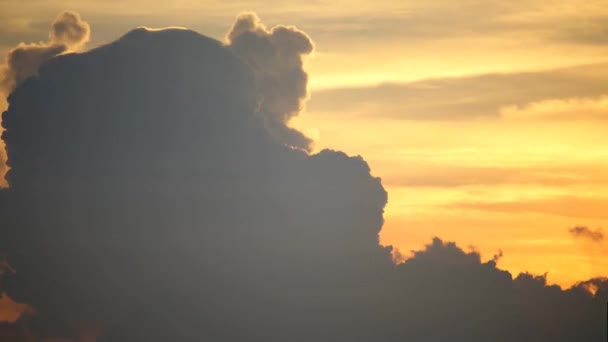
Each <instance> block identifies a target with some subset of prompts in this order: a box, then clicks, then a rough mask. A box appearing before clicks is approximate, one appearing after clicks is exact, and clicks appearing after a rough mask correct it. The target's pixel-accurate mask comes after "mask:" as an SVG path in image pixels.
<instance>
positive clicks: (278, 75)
mask: <svg viewBox="0 0 608 342" xmlns="http://www.w3.org/2000/svg"><path fill="white" fill-rule="evenodd" d="M226 42H227V44H228V46H229V47H230V49H232V51H234V53H235V54H236V55H237V56H239V57H241V58H242V59H243V60H245V61H246V62H247V63H248V64H249V65H250V66H251V68H252V69H253V71H254V72H255V76H256V80H257V91H258V101H259V107H258V112H259V113H260V116H261V117H262V119H263V120H264V123H265V125H266V128H267V129H268V130H269V131H270V132H271V134H272V135H274V136H275V137H276V138H277V139H278V140H279V141H281V142H284V143H286V144H287V145H289V146H293V147H297V148H301V149H304V150H310V148H311V145H312V140H311V139H310V138H308V137H306V136H305V135H304V134H302V133H301V132H299V131H297V130H295V129H293V128H290V127H288V126H287V124H288V123H289V120H290V119H291V118H293V117H294V116H296V115H298V113H300V111H301V110H302V108H303V106H304V101H305V100H306V98H307V97H308V92H307V88H306V86H307V83H308V75H307V73H306V71H304V58H305V57H306V56H307V55H309V54H311V53H312V51H313V49H314V44H313V42H312V40H311V39H310V37H308V35H306V33H304V32H302V31H300V30H298V29H297V28H295V27H293V26H275V27H273V28H272V29H268V28H267V27H266V26H265V25H264V24H262V23H261V21H260V19H259V18H258V17H257V16H256V14H255V13H245V14H241V15H239V16H238V17H237V19H236V22H235V23H234V25H233V26H232V28H231V29H230V31H229V32H228V34H227V35H226Z"/></svg>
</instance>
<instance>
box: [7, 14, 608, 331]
mask: <svg viewBox="0 0 608 342" xmlns="http://www.w3.org/2000/svg"><path fill="white" fill-rule="evenodd" d="M237 26H238V25H237ZM235 27H236V26H235ZM249 27H250V26H249ZM235 32H237V31H235ZM247 32H249V31H247ZM285 34H287V36H291V35H292V34H293V32H286V33H285ZM292 38H293V37H291V38H289V39H287V41H285V42H284V43H282V44H287V46H288V47H289V46H290V44H292V43H293V42H292V41H291V39H292ZM258 43H259V42H257V41H256V44H258ZM296 43H297V44H299V42H296ZM300 43H301V42H300ZM297 44H296V45H297ZM298 46H299V45H298ZM256 47H257V45H256ZM268 48H269V49H270V50H271V51H277V50H276V47H273V46H269V47H268ZM298 49H299V48H295V47H292V48H289V49H288V50H289V51H290V52H289V53H286V54H285V58H287V59H288V60H289V61H281V63H286V65H292V64H290V63H291V62H294V60H293V58H296V57H297V56H296V55H295V54H293V53H292V52H293V51H294V50H295V51H300V50H298ZM279 51H280V49H279ZM277 58H278V57H277ZM294 63H295V65H299V64H298V61H297V60H296V61H295V62H294ZM298 68H299V67H298ZM298 68H296V70H299V69H298ZM281 70H283V69H282V68H280V69H279V71H281ZM259 77H260V76H259V70H255V68H253V67H252V63H251V61H246V60H244V58H243V57H242V54H239V53H236V52H235V49H234V47H227V46H226V45H224V44H222V43H221V42H218V41H216V40H213V39H210V38H206V37H204V36H201V35H199V34H197V33H195V32H193V31H189V30H180V29H170V30H160V31H150V30H146V29H137V30H134V31H131V32H130V33H128V34H127V35H125V36H123V37H122V38H121V39H119V40H118V41H116V42H114V43H111V44H109V45H107V46H103V47H100V48H97V49H94V50H92V51H89V52H86V53H82V54H67V55H61V56H58V57H56V58H53V59H52V60H51V61H49V62H48V63H46V64H45V65H44V66H43V67H42V68H41V69H40V70H39V72H38V76H37V77H33V78H30V79H28V80H27V81H25V82H23V83H22V84H21V85H20V86H19V87H17V89H16V90H15V91H14V92H13V94H12V95H11V97H10V98H9V100H10V107H9V109H8V111H7V112H6V113H5V114H4V120H3V126H4V127H5V128H6V131H5V132H4V134H3V139H4V140H5V141H6V145H7V148H8V156H9V163H10V166H11V169H10V171H9V173H8V175H7V179H8V181H9V183H10V187H9V188H8V189H5V190H2V191H0V218H2V221H0V234H1V239H0V249H1V251H2V252H3V254H4V255H6V257H7V260H8V261H9V262H10V265H11V266H12V267H13V268H14V269H15V271H16V272H9V273H7V274H5V275H4V276H3V277H2V286H3V288H4V290H5V291H6V292H7V293H8V295H9V296H11V298H13V299H14V300H17V301H19V302H24V303H28V304H29V305H30V307H31V308H32V310H31V311H30V312H29V313H28V314H26V315H23V316H22V317H21V319H20V320H19V321H18V324H19V326H21V327H24V329H27V330H26V331H27V332H28V333H29V334H31V335H32V336H34V337H35V338H41V337H51V336H54V337H64V338H71V339H72V340H83V339H84V337H85V336H87V337H90V336H91V335H94V334H95V332H97V331H100V332H101V334H100V336H99V339H98V341H111V342H121V341H125V342H126V341H129V342H137V341H146V342H154V341H163V342H164V341H193V342H194V341H252V342H254V341H256V342H257V341H295V342H298V341H302V342H304V341H328V342H329V341H331V342H340V341H343V342H347V341H348V342H352V341H388V342H391V341H395V342H396V341H404V340H412V341H446V340H452V341H469V340H471V341H485V340H487V341H505V342H506V341H513V340H517V341H603V340H604V339H605V329H604V326H603V324H604V321H605V316H604V315H603V313H604V311H603V310H604V303H605V300H606V298H607V297H606V288H607V287H606V283H605V281H602V280H591V281H590V282H591V283H592V284H593V285H594V286H595V288H596V289H597V292H596V293H595V295H593V294H592V293H590V292H589V291H588V290H587V287H584V288H583V287H581V286H576V287H574V288H572V289H570V290H566V291H564V290H561V289H560V288H558V287H551V286H547V285H546V283H545V279H544V278H543V277H534V276H531V275H526V274H524V275H519V276H517V277H515V278H514V279H513V277H511V275H510V274H509V273H508V272H505V271H501V270H499V269H497V268H496V261H494V260H492V261H488V262H483V261H482V260H481V257H480V256H479V254H476V253H472V252H471V253H466V252H464V251H462V250H461V249H460V248H458V247H457V246H456V245H454V244H453V243H444V242H443V241H441V240H439V239H436V240H434V241H433V243H432V244H430V245H429V246H427V247H426V249H424V250H422V251H418V252H416V253H415V254H414V255H413V257H412V258H410V259H409V260H407V261H406V262H405V263H403V264H401V265H398V266H396V265H394V264H393V263H392V260H391V249H390V248H383V247H380V246H379V241H378V233H379V231H380V228H381V226H382V223H383V217H382V214H383V209H384V206H385V204H386V201H387V194H386V192H385V191H384V189H383V187H382V184H381V182H380V180H379V179H378V178H374V177H373V176H371V174H370V169H369V167H368V165H367V163H366V162H365V161H364V160H363V159H362V158H360V157H349V156H347V155H345V154H344V153H342V152H338V151H331V150H324V151H322V152H320V153H318V154H308V153H306V152H304V151H302V150H299V149H292V148H290V147H289V146H286V145H285V144H283V143H280V142H278V141H277V140H276V137H274V136H272V135H271V134H269V132H268V127H267V122H261V121H260V120H259V112H258V110H259V108H260V106H259V99H260V91H259V88H257V87H256V85H258V84H259ZM281 79H282V78H281ZM267 91H269V90H267ZM289 94H292V93H291V92H290V93H289ZM296 94H298V93H296ZM294 98H300V97H297V96H296V97H289V98H288V99H286V101H287V102H288V103H289V104H290V105H289V106H288V108H295V107H293V104H294V102H293V100H294ZM280 108H283V107H280ZM277 122H278V123H281V124H284V122H283V121H277ZM586 286H587V285H586ZM0 333H1V332H0ZM7 333H11V332H7Z"/></svg>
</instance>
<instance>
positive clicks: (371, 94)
mask: <svg viewBox="0 0 608 342" xmlns="http://www.w3.org/2000/svg"><path fill="white" fill-rule="evenodd" d="M607 82H608V64H594V65H587V66H580V67H573V68H564V69H557V70H550V71H540V72H524V73H512V74H488V75H480V76H468V77H461V78H458V77H456V78H441V79H429V80H422V81H416V82H412V83H406V84H385V85H380V86H376V87H366V88H345V89H330V90H324V91H317V92H315V94H314V96H313V97H312V98H311V100H310V101H309V104H308V106H307V108H308V110H309V111H311V112H332V113H335V114H336V115H340V114H343V115H360V116H369V117H390V118H395V119H407V120H463V119H473V118H492V117H495V118H496V117H500V115H501V109H503V108H505V107H508V106H518V107H524V106H525V105H527V104H530V103H534V102H539V101H543V100H551V99H562V98H566V99H569V98H579V97H580V98H597V97H600V96H602V95H605V94H608V88H607V87H606V84H607ZM583 115H584V113H583ZM571 119H579V118H577V117H571Z"/></svg>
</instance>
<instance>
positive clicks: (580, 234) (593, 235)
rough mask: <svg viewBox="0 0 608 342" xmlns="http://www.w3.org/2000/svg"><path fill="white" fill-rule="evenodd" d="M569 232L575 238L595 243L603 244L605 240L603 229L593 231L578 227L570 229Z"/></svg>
mask: <svg viewBox="0 0 608 342" xmlns="http://www.w3.org/2000/svg"><path fill="white" fill-rule="evenodd" d="M568 232H569V233H570V234H571V235H572V236H574V237H575V238H584V239H589V240H591V241H593V242H601V241H603V240H604V234H603V233H602V230H601V229H597V230H591V229H590V228H589V227H585V226H576V227H572V228H570V229H568Z"/></svg>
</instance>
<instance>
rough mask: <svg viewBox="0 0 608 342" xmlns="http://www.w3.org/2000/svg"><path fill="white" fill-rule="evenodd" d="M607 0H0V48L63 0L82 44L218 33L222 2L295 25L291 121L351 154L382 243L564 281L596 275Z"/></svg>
mask: <svg viewBox="0 0 608 342" xmlns="http://www.w3.org/2000/svg"><path fill="white" fill-rule="evenodd" d="M607 5H608V1H585V2H581V1H575V0H566V1H558V2H556V3H550V4H549V3H547V2H545V1H540V0H516V1H509V2H490V1H488V2H479V1H473V0H464V1H461V2H458V3H454V4H448V3H446V2H445V1H439V0H427V1H397V0H393V1H363V0H357V1H313V2H308V3H304V4H302V3H301V2H296V1H278V0H276V1H274V0H273V1H239V2H238V3H231V4H225V3H224V2H221V1H194V0H178V1H171V2H166V1H159V2H158V4H154V5H153V6H152V5H150V1H139V0H131V1H120V2H118V1H103V2H102V1H92V0H84V1H82V0H81V1H59V0H46V1H28V2H23V1H15V0H7V1H3V2H2V3H1V4H0V6H2V8H1V9H0V52H2V53H3V54H4V53H6V51H7V50H8V49H9V48H10V47H11V46H14V45H15V44H16V43H18V42H20V41H28V42H31V41H43V40H45V39H46V38H47V37H46V35H47V33H46V32H47V30H48V23H49V22H50V21H51V20H52V19H53V18H54V16H55V15H57V13H59V12H61V11H63V10H66V9H70V10H75V11H77V12H79V13H80V14H81V15H82V17H83V18H84V19H85V20H87V21H89V22H90V23H91V26H92V32H93V36H92V44H90V46H95V45H98V44H101V43H103V42H108V41H111V40H112V39H115V38H117V37H118V36H119V35H120V34H122V33H124V32H125V31H127V30H128V29H130V28H132V27H135V26H138V25H147V26H156V27H162V26H168V25H178V26H187V27H190V28H193V29H195V30H197V31H199V32H201V33H204V34H208V35H211V36H214V37H216V38H218V39H221V38H222V37H223V34H224V32H226V30H227V29H228V27H229V25H230V24H231V23H232V21H233V18H234V16H235V15H236V14H237V13H238V12H240V11H243V10H251V11H255V12H257V13H258V14H259V15H260V16H261V17H262V19H264V21H265V22H267V23H268V24H269V25H270V26H272V25H274V24H278V23H282V24H295V25H297V26H298V27H299V28H300V29H302V30H304V31H306V32H307V33H308V34H309V35H310V36H311V37H312V38H313V39H314V40H315V42H316V52H315V54H314V56H313V57H312V58H311V59H310V60H309V61H308V64H307V69H308V70H309V73H310V84H309V85H310V90H311V96H312V97H311V100H310V101H309V103H308V105H307V109H306V111H305V113H303V114H301V116H300V117H298V118H297V119H296V120H295V121H294V122H293V123H292V124H293V125H294V126H295V127H298V128H300V129H302V130H303V131H304V132H306V133H307V134H309V135H310V136H311V137H312V138H314V139H315V140H316V141H317V142H316V147H317V149H321V148H325V147H329V148H334V149H340V150H344V151H345V152H347V153H349V154H360V155H362V156H364V158H365V159H366V160H367V161H368V162H369V163H370V165H371V168H372V171H373V174H374V175H376V176H380V177H382V179H383V183H384V185H385V187H386V189H387V190H388V192H389V204H388V206H387V208H386V212H385V218H386V224H385V226H384V229H383V231H382V234H381V240H382V242H383V243H385V244H392V245H394V246H396V247H398V248H399V249H400V250H401V251H402V252H403V253H404V254H406V255H407V254H408V251H410V250H412V249H419V248H421V247H422V246H423V245H424V244H426V243H428V242H429V241H430V239H431V238H432V237H433V236H439V237H441V238H443V239H447V240H453V241H455V242H457V243H458V244H459V245H461V246H463V247H464V246H472V248H476V249H477V250H479V251H480V252H481V254H482V256H483V257H484V258H488V259H489V258H492V256H493V255H495V254H496V253H498V250H502V251H503V253H504V257H503V258H502V259H500V261H499V266H500V267H502V268H505V269H507V270H510V271H512V272H515V273H517V272H520V271H530V272H534V273H540V274H542V273H545V272H548V280H549V282H555V283H559V284H561V285H570V284H572V283H573V282H575V281H577V280H583V279H586V278H589V277H591V276H599V275H607V274H608V259H606V258H604V255H606V253H605V247H604V246H603V245H602V243H599V242H595V243H593V242H588V241H585V240H584V239H583V240H581V239H574V238H573V237H572V236H570V235H569V233H568V228H570V227H572V226H575V225H584V226H589V227H590V228H592V229H597V228H602V227H606V226H608V224H607V223H608V201H606V198H605V197H606V196H608V195H605V193H606V190H607V188H608V176H607V173H606V171H608V158H606V157H607V156H608V137H606V134H605V131H606V127H607V125H608V122H607V121H606V120H607V119H608V98H606V97H604V96H605V95H607V93H608V91H607V89H606V88H607V87H606V85H608V57H605V56H607V55H608V54H607V53H608V35H607V34H606V32H608V22H606V20H605V17H606V15H607V14H608V6H607Z"/></svg>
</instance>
